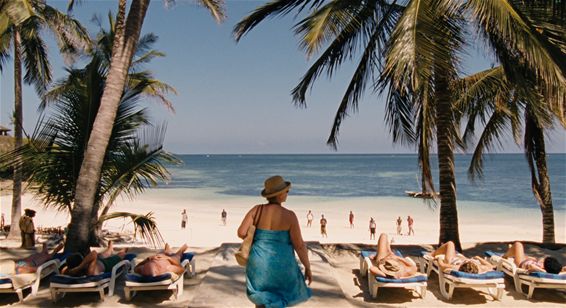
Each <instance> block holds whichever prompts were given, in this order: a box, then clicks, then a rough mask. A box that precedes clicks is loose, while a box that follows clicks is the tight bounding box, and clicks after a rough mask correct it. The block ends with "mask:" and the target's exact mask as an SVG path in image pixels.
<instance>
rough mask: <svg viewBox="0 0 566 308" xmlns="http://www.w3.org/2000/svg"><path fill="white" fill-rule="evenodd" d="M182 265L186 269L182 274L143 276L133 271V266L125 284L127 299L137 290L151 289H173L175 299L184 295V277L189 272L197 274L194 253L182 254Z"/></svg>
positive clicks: (191, 274) (192, 274)
mask: <svg viewBox="0 0 566 308" xmlns="http://www.w3.org/2000/svg"><path fill="white" fill-rule="evenodd" d="M181 266H182V267H183V268H184V269H185V270H184V272H183V273H182V274H181V275H178V276H177V275H176V274H173V273H165V274H163V275H159V276H155V277H153V276H142V275H139V274H136V273H134V272H133V269H134V266H132V268H131V271H132V272H131V273H129V274H127V275H126V285H125V286H124V293H125V294H126V300H127V301H129V300H131V299H132V298H133V297H134V296H135V295H136V293H137V291H151V290H173V295H174V296H175V300H177V299H178V298H179V297H180V296H181V295H183V288H184V277H185V274H187V273H189V274H190V276H191V277H193V276H194V275H196V260H195V258H194V254H193V253H184V254H183V255H182V256H181Z"/></svg>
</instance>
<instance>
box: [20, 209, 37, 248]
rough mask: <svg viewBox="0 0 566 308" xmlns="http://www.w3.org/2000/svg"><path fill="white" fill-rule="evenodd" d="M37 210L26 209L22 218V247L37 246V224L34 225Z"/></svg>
mask: <svg viewBox="0 0 566 308" xmlns="http://www.w3.org/2000/svg"><path fill="white" fill-rule="evenodd" d="M34 217H35V211H34V210H32V209H25V210H24V215H23V216H22V217H21V218H20V221H19V225H20V231H21V237H22V246H21V247H22V248H25V249H33V248H35V226H34V225H33V218H34Z"/></svg>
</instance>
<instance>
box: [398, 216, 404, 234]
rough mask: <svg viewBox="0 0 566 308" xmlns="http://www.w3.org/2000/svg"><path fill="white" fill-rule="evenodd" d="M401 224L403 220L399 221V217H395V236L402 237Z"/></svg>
mask: <svg viewBox="0 0 566 308" xmlns="http://www.w3.org/2000/svg"><path fill="white" fill-rule="evenodd" d="M402 223H403V219H401V216H399V217H397V235H402V234H401V231H403V230H402V229H401V224H402Z"/></svg>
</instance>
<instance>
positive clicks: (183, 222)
mask: <svg viewBox="0 0 566 308" xmlns="http://www.w3.org/2000/svg"><path fill="white" fill-rule="evenodd" d="M188 221H189V215H187V210H183V212H182V213H181V229H185V228H186V227H187V222H188Z"/></svg>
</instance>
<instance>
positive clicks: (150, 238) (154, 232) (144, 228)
mask: <svg viewBox="0 0 566 308" xmlns="http://www.w3.org/2000/svg"><path fill="white" fill-rule="evenodd" d="M116 218H130V219H131V220H132V223H133V225H134V230H135V234H134V236H136V235H138V234H139V235H140V236H141V238H142V239H143V241H144V242H145V243H148V244H151V245H152V246H153V247H154V248H157V247H162V246H163V243H164V241H163V236H162V235H161V233H160V232H159V229H158V227H157V222H156V221H155V218H154V217H153V213H152V212H149V213H147V214H145V215H140V214H134V213H129V212H114V213H110V214H106V215H103V216H100V217H99V218H98V223H99V224H102V223H104V222H105V221H107V220H110V219H116Z"/></svg>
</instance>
